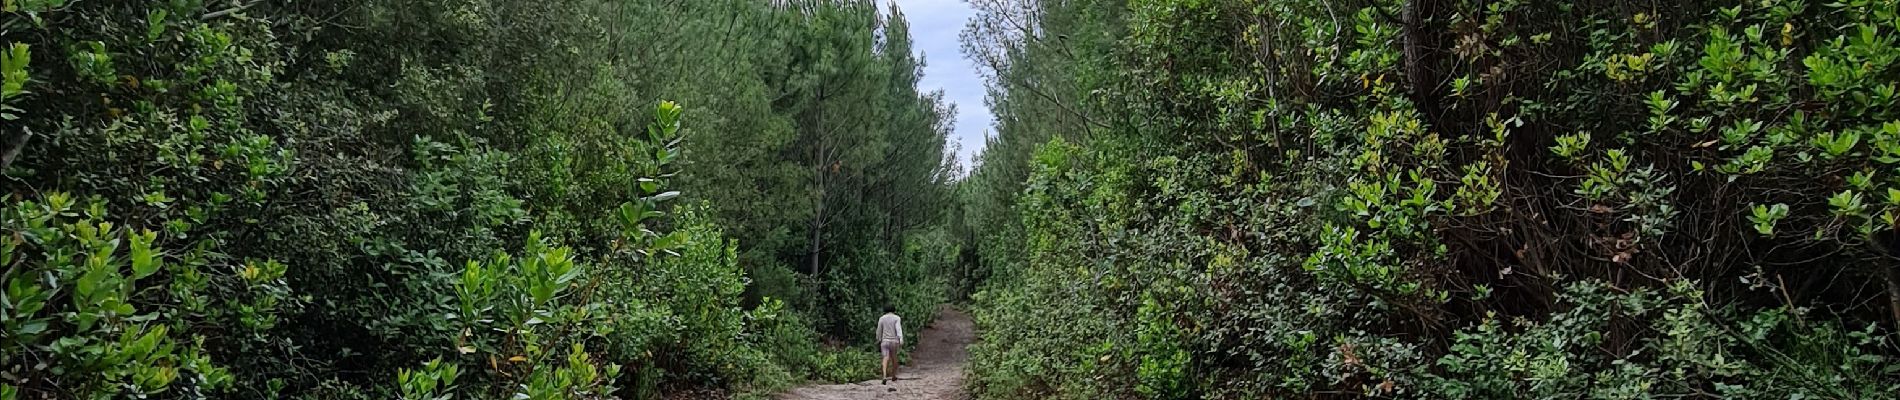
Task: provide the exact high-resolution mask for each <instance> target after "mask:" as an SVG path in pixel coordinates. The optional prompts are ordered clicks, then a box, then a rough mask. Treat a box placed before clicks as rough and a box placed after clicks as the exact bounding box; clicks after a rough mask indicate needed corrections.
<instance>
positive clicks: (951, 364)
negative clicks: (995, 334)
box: [778, 307, 976, 400]
mask: <svg viewBox="0 0 1900 400" xmlns="http://www.w3.org/2000/svg"><path fill="white" fill-rule="evenodd" d="M975 337H976V326H975V324H974V323H971V322H970V316H969V315H967V314H964V313H963V312H962V311H957V310H956V309H953V308H950V307H944V308H943V309H942V311H939V312H938V313H937V320H936V321H934V322H932V323H931V324H930V327H929V328H925V329H924V332H923V333H922V334H919V335H918V338H917V340H918V343H917V353H916V354H913V355H912V356H911V365H905V366H903V367H900V368H898V370H897V381H895V382H891V384H889V385H883V384H879V383H878V381H877V380H869V381H864V382H858V383H845V384H837V385H815V386H806V387H801V388H797V389H792V390H791V391H789V392H785V393H784V394H781V395H779V396H778V398H779V400H862V399H921V400H963V399H966V398H968V397H969V396H968V395H966V394H965V393H964V392H963V363H964V361H965V360H967V359H968V358H969V353H968V352H966V351H965V349H964V347H966V346H969V345H970V341H971V340H974V339H975Z"/></svg>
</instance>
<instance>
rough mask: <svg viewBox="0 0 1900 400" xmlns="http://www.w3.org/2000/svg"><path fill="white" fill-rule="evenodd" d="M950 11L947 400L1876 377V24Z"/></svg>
mask: <svg viewBox="0 0 1900 400" xmlns="http://www.w3.org/2000/svg"><path fill="white" fill-rule="evenodd" d="M972 4H974V5H976V6H977V7H978V9H979V16H978V19H977V20H976V21H974V22H972V23H971V25H970V26H969V27H968V28H967V29H966V31H965V45H966V51H967V52H968V53H970V54H971V56H972V58H975V59H978V60H979V61H985V62H986V63H987V65H986V67H988V70H987V72H988V74H989V77H990V78H992V81H991V90H992V92H991V99H990V102H991V103H992V104H994V105H995V107H996V108H997V110H996V114H997V116H998V121H997V125H996V128H997V130H998V137H997V138H995V139H993V140H992V141H991V143H990V147H988V148H986V150H985V152H984V154H982V155H981V156H980V157H979V160H980V164H979V165H977V166H976V167H975V169H974V170H973V172H972V174H971V177H970V178H969V179H967V180H966V181H964V182H961V183H960V187H959V190H960V191H961V192H962V194H963V196H962V197H961V200H962V201H964V211H963V214H962V215H961V216H960V217H961V219H960V221H958V222H957V223H956V225H957V226H960V227H958V228H957V229H958V230H960V231H961V232H964V237H965V238H966V239H965V240H966V243H968V244H969V246H972V247H974V248H975V252H974V253H975V254H974V256H973V257H972V258H973V259H975V260H976V262H977V264H976V266H974V267H973V272H972V275H979V276H984V277H986V278H987V279H986V280H984V281H982V283H981V284H980V286H978V291H977V293H976V295H975V296H974V298H975V301H976V303H977V310H976V311H977V313H976V316H977V321H978V325H979V328H980V329H981V330H982V331H983V335H984V339H983V340H982V341H981V342H980V343H979V344H978V345H977V346H976V347H975V348H974V349H975V351H974V352H973V354H972V359H973V362H974V364H973V365H974V369H975V371H977V376H976V377H975V384H974V385H975V390H976V392H977V394H978V396H979V397H983V398H1077V399H1080V398H1262V397H1267V398H1274V397H1335V396H1336V397H1402V398H1492V397H1532V398H1541V397H1579V396H1581V397H1592V398H1598V397H1602V398H1648V397H1664V396H1681V397H1716V398H1757V397H1764V398H1765V397H1775V398H1780V397H1791V398H1792V397H1828V398H1857V397H1884V395H1883V394H1881V393H1884V392H1888V391H1891V390H1893V389H1894V388H1895V387H1896V385H1897V384H1900V383H1896V382H1900V370H1893V369H1891V368H1887V367H1885V366H1875V365H1876V364H1879V363H1883V362H1885V361H1887V360H1890V359H1891V357H1892V356H1894V355H1895V354H1896V347H1895V346H1894V344H1893V343H1892V338H1893V337H1894V336H1893V335H1894V331H1895V330H1894V327H1896V326H1900V325H1895V324H1896V323H1900V303H1896V302H1895V300H1896V299H1900V278H1895V277H1896V276H1900V271H1897V270H1896V269H1895V268H1894V266H1895V264H1894V261H1895V259H1894V258H1893V256H1892V255H1891V253H1889V251H1888V250H1887V249H1888V248H1890V247H1891V244H1890V243H1891V242H1892V241H1893V238H1894V236H1893V233H1892V229H1893V221H1894V220H1893V218H1889V217H1887V215H1888V214H1890V213H1891V212H1890V211H1889V208H1891V207H1892V206H1891V205H1889V204H1886V201H1885V199H1886V197H1888V196H1885V194H1887V193H1888V191H1887V189H1886V186H1885V185H1890V184H1892V183H1893V182H1891V179H1892V177H1887V176H1885V175H1886V174H1885V173H1884V172H1883V171H1886V170H1888V169H1890V168H1888V167H1887V166H1888V164H1889V163H1891V162H1892V161H1894V160H1893V159H1891V157H1888V156H1886V155H1884V154H1885V153H1884V150H1881V149H1884V148H1886V145H1883V144H1881V142H1882V141H1883V140H1886V139H1882V137H1884V136H1883V135H1887V134H1886V133H1883V132H1886V130H1887V128H1886V127H1887V125H1889V123H1888V122H1887V121H1886V120H1887V119H1889V118H1888V117H1890V115H1889V114H1890V113H1891V111H1892V110H1891V109H1890V108H1891V107H1889V106H1890V105H1891V104H1892V103H1889V102H1885V100H1883V99H1885V98H1886V96H1887V95H1886V93H1888V92H1891V90H1889V89H1888V88H1887V86H1892V83H1891V82H1890V81H1891V80H1892V79H1891V78H1893V75H1892V72H1893V65H1892V63H1891V61H1892V60H1890V58H1891V57H1890V56H1888V55H1883V54H1887V53H1888V50H1890V49H1889V46H1891V43H1892V42H1893V41H1894V40H1896V39H1894V38H1891V37H1888V36H1891V34H1892V33H1893V32H1891V31H1892V29H1891V28H1892V27H1891V26H1887V25H1891V24H1888V23H1887V22H1891V17H1892V16H1894V15H1895V11H1894V5H1893V4H1890V2H1878V1H1868V2H1837V3H1828V4H1821V3H1815V2H1805V1H1764V2H1748V3H1746V4H1741V3H1733V2H1677V3H1672V4H1671V5H1669V6H1668V7H1669V8H1668V9H1667V10H1659V9H1651V8H1650V7H1651V6H1650V5H1643V6H1637V5H1634V4H1625V3H1616V2H1596V1H1554V2H1527V1H1488V2H1475V1H1456V0H1449V1H1436V0H1404V1H1397V0H1395V1H1373V2H1359V3H1339V2H1326V1H1249V0H1231V1H1170V0H1152V1H1149V0H1142V1H1113V0H1105V1H1079V2H1019V1H1001V0H998V1H975V2H972ZM1051 319H1053V320H1058V321H1065V322H1066V321H1075V322H1074V323H1064V324H1049V323H1043V322H1039V321H1048V320H1051ZM1850 360H1851V361H1850ZM1823 371H1825V372H1823Z"/></svg>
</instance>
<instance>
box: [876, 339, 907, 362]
mask: <svg viewBox="0 0 1900 400" xmlns="http://www.w3.org/2000/svg"><path fill="white" fill-rule="evenodd" d="M902 345H903V344H902V343H898V342H897V341H896V340H884V341H879V342H878V343H877V349H878V350H881V351H883V352H884V358H891V357H894V356H896V355H897V347H898V346H902Z"/></svg>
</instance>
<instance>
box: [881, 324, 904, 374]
mask: <svg viewBox="0 0 1900 400" xmlns="http://www.w3.org/2000/svg"><path fill="white" fill-rule="evenodd" d="M903 347H904V319H903V318H898V317H897V307H893V306H888V305H887V306H884V316H882V317H878V318H877V348H878V350H880V351H882V352H883V353H884V370H883V372H884V380H883V382H882V383H883V384H885V385H889V384H891V381H894V380H897V350H898V349H902V348H903Z"/></svg>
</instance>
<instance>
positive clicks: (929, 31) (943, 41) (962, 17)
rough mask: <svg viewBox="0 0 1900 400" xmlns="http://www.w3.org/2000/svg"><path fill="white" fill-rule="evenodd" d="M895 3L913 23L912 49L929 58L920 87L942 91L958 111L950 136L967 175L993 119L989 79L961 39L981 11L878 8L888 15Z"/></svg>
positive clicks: (921, 2) (942, 6) (944, 5)
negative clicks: (986, 96) (985, 100)
mask: <svg viewBox="0 0 1900 400" xmlns="http://www.w3.org/2000/svg"><path fill="white" fill-rule="evenodd" d="M891 2H895V3H897V8H898V9H899V10H902V11H903V12H904V19H906V20H908V21H910V37H911V42H912V43H911V46H913V47H912V48H913V49H915V51H916V52H917V53H918V54H919V55H920V56H922V58H923V59H924V77H923V80H922V81H920V82H918V83H917V88H918V89H920V90H923V91H925V92H929V91H935V90H939V89H941V90H943V96H944V100H945V101H949V102H950V103H951V104H955V105H956V106H957V121H956V131H955V132H952V133H951V134H950V142H951V143H954V144H956V145H957V147H958V152H957V163H958V164H960V165H962V166H963V169H964V170H966V171H967V170H968V169H969V168H970V167H971V165H970V160H971V159H972V158H973V157H974V156H975V154H976V153H977V152H979V151H982V150H983V136H984V132H987V131H988V130H989V129H990V120H991V119H992V118H991V117H990V109H989V107H988V106H987V105H985V104H983V96H984V88H983V79H982V78H979V77H977V75H976V71H977V70H976V65H975V64H972V63H971V62H970V60H968V59H966V58H964V57H963V45H962V42H960V39H959V35H960V34H961V33H962V32H963V25H964V23H965V22H966V21H969V19H970V17H971V16H973V15H975V14H976V12H975V11H973V10H971V9H970V5H969V4H966V3H964V2H963V0H878V8H879V9H882V10H884V12H886V13H888V12H889V10H890V4H889V3H891Z"/></svg>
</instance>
